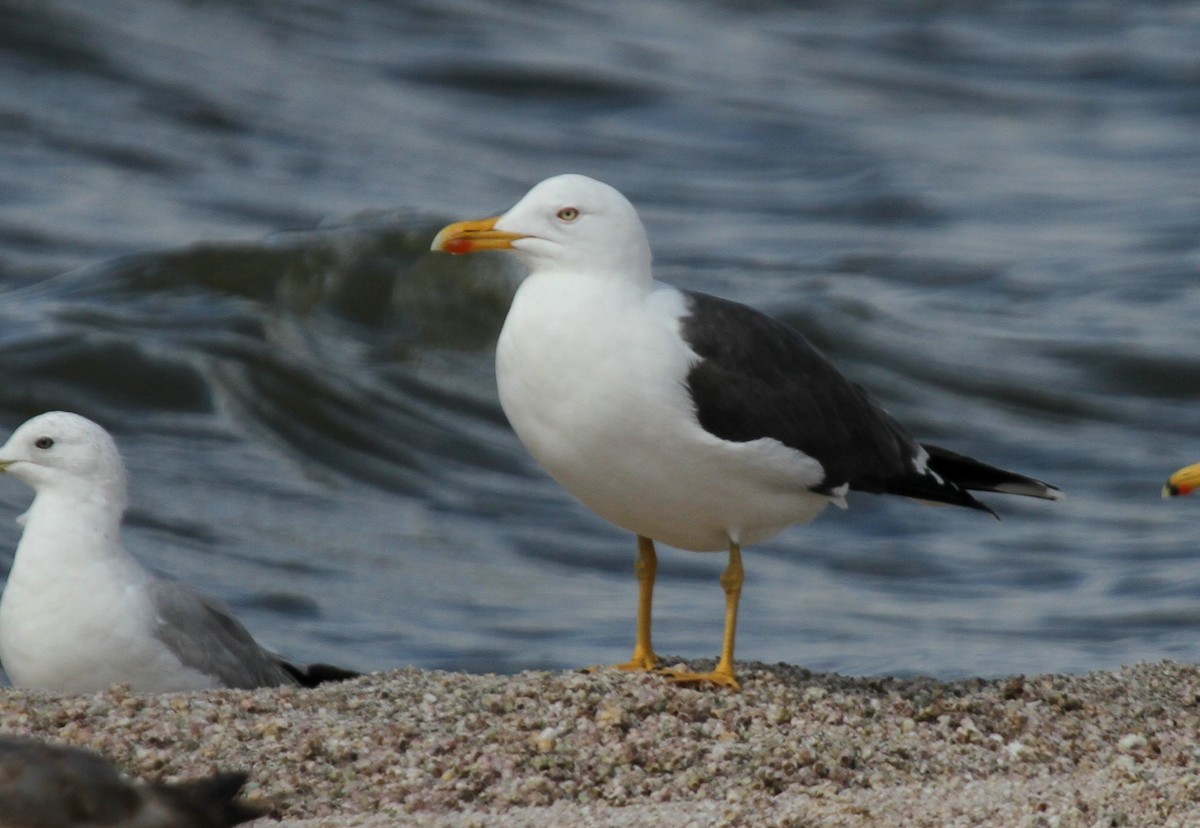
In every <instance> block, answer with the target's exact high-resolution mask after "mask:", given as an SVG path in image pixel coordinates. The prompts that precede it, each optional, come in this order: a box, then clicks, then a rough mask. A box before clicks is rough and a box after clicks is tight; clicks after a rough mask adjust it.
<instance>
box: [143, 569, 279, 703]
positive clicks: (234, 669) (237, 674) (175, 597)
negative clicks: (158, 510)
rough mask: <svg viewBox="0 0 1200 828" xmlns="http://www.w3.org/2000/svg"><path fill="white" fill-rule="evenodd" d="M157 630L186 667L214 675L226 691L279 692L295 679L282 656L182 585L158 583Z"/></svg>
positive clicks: (213, 601)
mask: <svg viewBox="0 0 1200 828" xmlns="http://www.w3.org/2000/svg"><path fill="white" fill-rule="evenodd" d="M153 599H154V605H155V609H157V611H158V626H157V627H156V628H155V630H154V636H155V638H157V639H158V640H159V641H162V642H163V643H164V644H166V645H167V646H168V647H169V648H170V649H171V651H172V652H173V653H175V655H176V656H178V658H179V660H180V661H181V662H183V664H184V665H186V666H188V667H191V668H193V669H196V670H199V671H200V672H202V673H205V674H206V675H210V676H214V677H216V679H217V680H218V681H220V682H221V684H223V685H225V686H226V687H241V688H251V687H276V686H279V685H283V684H289V685H294V684H296V683H297V682H296V680H295V679H294V678H293V677H292V675H291V674H290V673H289V672H288V671H287V670H286V669H284V667H283V664H282V662H281V660H280V658H279V657H278V656H276V655H275V654H273V653H270V652H268V651H267V650H264V649H263V648H262V647H260V646H259V645H258V643H257V642H256V641H255V640H254V638H253V636H251V635H250V633H249V632H247V630H246V628H245V627H243V626H242V625H241V623H239V622H238V620H237V619H236V618H234V617H233V613H232V612H231V611H230V610H229V607H227V606H225V604H223V603H221V602H220V601H218V600H217V599H216V598H213V597H212V596H210V595H205V594H204V593H202V592H199V591H198V590H196V589H194V588H192V587H190V586H188V585H187V584H183V583H179V582H177V581H164V580H158V581H155V583H154V586H153Z"/></svg>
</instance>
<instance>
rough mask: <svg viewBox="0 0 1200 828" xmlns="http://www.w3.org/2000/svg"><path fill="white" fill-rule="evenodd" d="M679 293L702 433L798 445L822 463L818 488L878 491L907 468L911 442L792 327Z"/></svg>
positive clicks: (913, 447)
mask: <svg viewBox="0 0 1200 828" xmlns="http://www.w3.org/2000/svg"><path fill="white" fill-rule="evenodd" d="M686 295H687V298H688V303H689V307H690V310H691V314H690V315H689V316H686V317H684V318H683V320H682V333H683V336H684V338H685V339H686V340H687V342H688V344H689V345H690V346H691V348H692V350H693V351H695V352H696V354H697V355H698V356H699V357H700V360H699V361H698V362H697V363H696V364H695V365H694V366H692V369H691V371H690V372H689V373H688V377H687V384H688V389H689V391H690V392H691V395H692V400H693V402H694V403H695V404H696V414H697V416H698V417H699V419H700V425H701V426H703V427H704V429H705V430H707V431H709V432H711V433H713V434H715V435H716V436H718V437H720V438H722V439H724V440H731V441H734V442H748V441H750V440H757V439H759V438H762V437H772V438H774V439H776V440H778V441H779V442H781V443H783V444H784V445H786V446H789V447H790V448H794V449H796V450H797V451H801V452H804V453H805V454H806V455H808V456H809V457H811V458H813V459H814V460H816V461H817V462H819V463H820V464H821V467H822V468H824V469H825V480H824V482H823V483H822V484H821V486H820V487H819V491H821V492H822V493H824V494H828V493H830V492H831V491H832V490H833V489H835V488H837V487H838V486H842V485H845V484H849V485H850V487H851V488H853V489H862V490H865V491H871V492H882V491H885V490H886V485H885V481H886V480H888V479H889V478H892V477H896V476H900V475H904V474H907V473H911V472H912V471H913V459H914V458H915V457H916V456H917V455H918V454H919V453H920V447H919V446H918V445H917V442H916V441H915V440H914V439H913V438H912V437H910V436H909V435H908V433H907V432H905V431H904V429H903V428H902V427H901V426H900V424H899V423H897V422H896V421H895V420H893V419H892V418H891V417H889V416H888V415H887V413H886V412H885V411H884V410H883V408H882V406H880V405H879V404H878V403H877V402H875V400H874V399H873V398H872V397H871V396H870V394H868V393H867V392H866V391H865V390H864V389H863V388H862V387H861V386H859V385H856V384H854V383H852V382H850V381H849V380H848V379H846V378H845V377H844V376H842V374H841V373H840V372H839V371H838V370H837V369H836V368H834V367H833V365H832V364H831V363H830V362H829V360H827V359H826V358H825V357H824V356H822V355H821V353H820V352H819V351H817V349H816V348H814V347H813V346H812V345H811V344H810V343H809V341H808V340H807V339H805V338H804V337H803V336H801V335H800V334H799V333H798V332H797V331H796V330H795V329H793V328H790V327H788V326H787V325H784V324H783V323H782V322H779V321H777V320H775V319H772V318H771V317H769V316H766V315H764V314H762V313H759V312H758V311H756V310H754V309H753V308H749V307H746V306H745V305H739V304H738V303H736V302H730V301H728V300H725V299H720V298H717V297H715V296H709V295H708V294H705V293H688V294H686Z"/></svg>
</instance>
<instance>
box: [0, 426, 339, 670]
mask: <svg viewBox="0 0 1200 828" xmlns="http://www.w3.org/2000/svg"><path fill="white" fill-rule="evenodd" d="M0 472H7V473H8V474H11V475H12V476H13V477H16V478H17V479H19V480H21V481H23V482H25V483H28V484H29V485H30V486H32V487H33V489H34V492H35V496H34V499H33V505H31V506H30V507H29V510H28V511H27V512H26V513H25V514H24V515H22V516H21V517H19V518H18V519H17V520H18V522H19V523H22V524H23V525H24V527H25V530H24V532H23V533H22V535H21V541H20V543H19V544H18V545H17V552H16V555H15V557H14V559H13V564H12V569H11V570H10V572H9V574H8V582H7V583H6V584H5V587H4V595H3V597H0V664H3V666H4V670H5V672H6V673H8V677H9V679H10V680H11V681H12V683H13V684H14V685H15V686H17V687H38V688H43V689H47V690H56V691H60V692H68V693H88V692H93V691H96V690H101V689H104V688H106V687H108V686H110V685H112V684H118V683H124V684H128V685H129V686H130V687H131V688H132V689H133V690H134V691H136V692H148V693H166V692H174V691H182V690H202V689H206V688H211V687H240V688H251V687H274V686H279V685H300V686H305V687H311V686H313V685H314V684H317V683H320V682H321V681H328V680H337V679H344V678H352V677H353V676H355V675H357V674H356V673H353V672H351V671H348V670H341V669H339V668H336V667H331V666H329V665H324V664H314V665H311V666H310V667H307V668H301V667H297V666H295V665H292V664H289V663H287V662H285V661H284V660H282V659H281V658H279V656H277V655H275V654H274V653H271V652H268V651H267V650H264V649H263V648H262V647H260V646H259V645H258V644H257V643H256V642H255V641H254V639H253V638H252V637H251V635H250V633H249V632H247V631H246V628H245V627H243V626H242V625H241V624H240V623H238V621H237V619H235V618H234V617H233V614H232V613H231V612H230V610H229V608H228V607H227V606H225V605H224V604H223V603H221V602H220V601H218V600H217V599H215V598H213V597H211V596H208V595H205V594H203V593H201V592H198V591H197V590H195V589H194V588H192V587H190V586H188V585H187V584H183V583H179V582H177V581H168V580H163V579H160V578H157V577H155V576H154V575H153V574H151V573H150V572H149V571H147V570H146V569H145V568H144V567H142V565H141V564H139V563H138V562H137V560H135V559H134V557H133V556H132V555H130V554H129V553H128V552H127V551H125V547H124V546H123V545H122V544H121V519H122V516H123V515H124V512H125V507H126V504H127V497H128V495H127V488H128V486H127V477H126V472H125V465H124V463H122V462H121V455H120V454H119V453H118V451H117V446H116V444H115V443H114V442H113V439H112V437H111V436H109V434H108V432H106V431H105V430H104V429H103V428H101V427H100V426H98V425H96V423H94V422H92V421H91V420H88V419H86V418H84V417H81V416H79V415H78V414H70V413H67V412H63V411H51V412H49V413H46V414H41V415H39V416H37V417H34V418H33V419H32V420H29V421H28V422H27V423H25V424H24V425H22V426H21V427H20V428H18V429H17V430H16V431H15V432H13V435H12V436H11V437H10V438H9V440H8V442H7V443H5V444H4V445H3V446H0Z"/></svg>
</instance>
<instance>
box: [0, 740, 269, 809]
mask: <svg viewBox="0 0 1200 828" xmlns="http://www.w3.org/2000/svg"><path fill="white" fill-rule="evenodd" d="M245 781H246V775H245V774H244V773H237V772H234V773H218V774H216V775H214V776H210V777H206V778H204V779H197V780H192V781H189V782H179V783H172V784H166V783H154V784H150V785H143V784H141V783H138V782H130V781H128V780H126V779H124V778H123V777H122V776H121V774H120V773H119V772H118V771H117V768H116V766H115V765H113V764H112V763H110V762H109V761H108V760H106V759H104V758H103V757H101V756H99V755H98V754H95V753H92V752H91V751H88V750H83V749H81V748H75V747H67V746H64V745H53V744H48V743H46V742H41V741H39V740H37V739H30V738H25V737H20V736H0V826H9V825H14V826H15V825H19V826H22V828H75V827H76V826H80V825H95V826H99V825H107V826H110V828H228V826H233V825H237V824H239V823H242V822H247V821H249V820H252V819H255V818H256V817H259V816H261V815H262V813H261V810H260V809H259V808H256V807H253V806H251V805H250V804H249V803H246V802H244V801H240V800H239V799H238V793H239V792H240V791H241V788H242V785H243V784H245Z"/></svg>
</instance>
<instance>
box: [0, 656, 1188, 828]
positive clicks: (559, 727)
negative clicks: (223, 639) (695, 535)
mask: <svg viewBox="0 0 1200 828" xmlns="http://www.w3.org/2000/svg"><path fill="white" fill-rule="evenodd" d="M741 677H742V681H743V685H744V687H745V691H744V692H743V693H741V694H731V693H728V692H724V691H697V690H691V689H683V688H678V687H674V686H671V685H669V684H667V683H666V682H664V681H663V680H662V679H661V678H658V677H656V676H650V675H628V674H623V673H619V672H616V671H609V670H605V671H601V672H597V673H582V672H562V673H544V672H536V673H523V674H520V675H516V676H495V675H482V676H481V675H467V674H461V673H438V672H426V671H419V670H397V671H393V672H389V673H381V674H376V675H372V676H368V677H365V678H362V679H358V680H355V681H352V682H348V683H345V684H342V685H332V686H326V687H322V688H319V689H317V690H307V691H306V690H293V689H278V690H259V691H253V692H249V691H211V692H205V693H194V694H172V695H162V696H143V695H133V694H130V693H128V692H125V691H124V690H123V689H122V688H119V687H118V688H114V689H112V690H109V691H106V692H104V693H99V694H95V695H90V696H55V695H52V694H45V693H38V692H27V691H20V690H11V689H6V690H3V691H0V729H2V730H3V731H4V732H8V733H20V734H34V735H40V736H45V737H48V738H53V739H56V740H58V741H61V742H67V743H70V744H75V745H80V746H85V747H90V748H93V749H95V750H98V751H99V752H101V753H102V754H104V755H106V756H108V757H109V758H110V759H112V760H114V761H115V762H117V763H118V764H119V765H120V766H121V767H122V768H124V769H125V770H127V771H129V772H130V773H131V774H134V775H137V776H142V777H147V778H148V777H155V776H163V777H166V778H168V779H179V778H189V777H192V776H198V775H203V774H207V773H211V772H213V771H215V770H216V769H218V768H221V769H239V768H240V769H245V770H247V771H249V772H250V774H251V780H252V781H251V783H250V784H249V786H248V788H247V793H248V796H249V797H250V798H251V799H254V800H259V801H266V802H269V803H271V804H272V806H273V808H274V814H273V816H274V817H276V818H279V819H282V823H278V822H271V821H270V820H262V821H260V822H256V823H254V825H255V826H258V825H262V826H267V825H272V824H274V825H282V826H288V827H289V828H335V826H336V827H338V828H340V827H341V826H376V825H378V826H383V825H422V826H511V825H528V826H544V825H562V826H568V825H597V826H600V825H603V826H655V828H662V826H684V825H697V826H708V825H750V824H752V825H760V826H774V825H778V826H920V825H927V826H939V828H940V827H941V826H957V825H962V826H975V825H1003V826H1026V825H1028V826H1062V828H1068V826H1089V827H1090V826H1125V825H1127V826H1141V825H1154V826H1184V825H1200V777H1198V776H1197V774H1196V770H1197V766H1198V765H1200V668H1197V667H1194V666H1188V665H1179V664H1173V663H1162V664H1153V665H1139V666H1137V667H1132V668H1127V669H1124V670H1121V671H1119V672H1112V673H1109V672H1102V673H1093V674H1090V675H1086V676H1037V677H1027V678H1020V677H1015V678H1009V679H1000V680H990V681H984V680H966V681H957V682H948V683H947V682H940V681H935V680H933V679H925V678H915V679H874V678H868V679H854V678H845V677H842V676H837V675H828V674H814V673H810V672H808V671H806V670H802V669H800V668H796V667H790V666H787V665H776V666H766V665H761V664H746V665H742V666H741Z"/></svg>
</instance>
